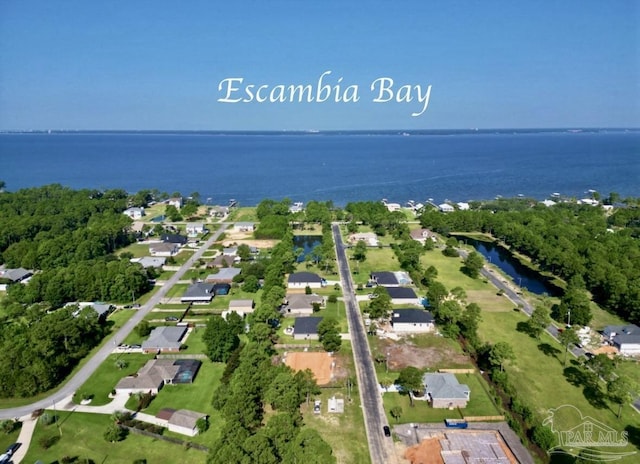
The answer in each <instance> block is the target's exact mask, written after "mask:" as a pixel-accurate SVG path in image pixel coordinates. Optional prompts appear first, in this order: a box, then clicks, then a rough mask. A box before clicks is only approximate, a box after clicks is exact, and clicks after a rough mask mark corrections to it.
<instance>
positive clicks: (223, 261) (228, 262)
mask: <svg viewBox="0 0 640 464" xmlns="http://www.w3.org/2000/svg"><path fill="white" fill-rule="evenodd" d="M237 258H238V259H239V258H240V257H239V256H238V257H237ZM235 263H236V257H234V256H227V255H218V256H216V257H215V258H213V259H212V260H211V261H209V262H208V263H207V267H208V268H212V267H231V266H233V265H234V264H235Z"/></svg>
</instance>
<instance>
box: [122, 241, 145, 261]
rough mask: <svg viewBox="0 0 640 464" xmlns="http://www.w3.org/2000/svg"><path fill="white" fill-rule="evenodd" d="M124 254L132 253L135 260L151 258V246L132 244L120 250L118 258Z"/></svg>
mask: <svg viewBox="0 0 640 464" xmlns="http://www.w3.org/2000/svg"><path fill="white" fill-rule="evenodd" d="M122 253H131V254H132V255H133V257H134V258H142V257H143V256H149V244H148V243H132V244H131V245H129V246H127V247H124V248H120V249H119V250H118V251H117V254H118V256H120V255H121V254H122Z"/></svg>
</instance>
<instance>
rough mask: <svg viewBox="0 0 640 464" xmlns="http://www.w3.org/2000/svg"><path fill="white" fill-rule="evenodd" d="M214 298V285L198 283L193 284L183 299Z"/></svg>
mask: <svg viewBox="0 0 640 464" xmlns="http://www.w3.org/2000/svg"><path fill="white" fill-rule="evenodd" d="M209 297H210V298H213V284H208V283H206V282H196V283H195V284H192V285H191V286H190V287H189V288H187V290H186V291H185V292H184V294H183V295H182V297H181V299H183V300H184V299H187V300H188V299H193V298H205V299H206V298H209Z"/></svg>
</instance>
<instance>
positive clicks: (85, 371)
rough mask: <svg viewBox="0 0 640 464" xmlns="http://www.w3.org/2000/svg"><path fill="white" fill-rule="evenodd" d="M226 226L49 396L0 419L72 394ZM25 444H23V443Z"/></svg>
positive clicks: (0, 415) (9, 411) (7, 411)
mask: <svg viewBox="0 0 640 464" xmlns="http://www.w3.org/2000/svg"><path fill="white" fill-rule="evenodd" d="M226 228H227V225H226V224H223V225H221V227H220V229H218V230H217V231H216V232H215V233H214V234H212V235H211V237H209V239H208V240H207V241H206V242H205V243H204V244H203V245H202V246H201V247H200V248H198V250H196V251H195V252H194V253H193V255H192V256H191V258H189V259H188V260H187V262H186V263H184V264H183V265H182V266H181V267H180V270H178V271H177V272H176V273H175V274H174V275H173V276H171V278H169V279H168V280H167V282H166V283H165V285H163V286H162V287H160V288H159V289H158V290H157V291H156V293H155V294H154V295H153V296H152V297H151V298H150V299H149V301H148V302H147V303H146V304H144V305H143V306H142V307H141V308H140V309H138V310H136V314H134V315H133V316H132V317H131V318H130V319H129V320H128V321H127V322H126V323H125V324H124V325H123V326H122V327H121V328H120V330H118V331H117V332H116V333H115V334H113V335H112V336H111V338H110V339H109V340H108V341H107V343H105V344H104V345H103V346H102V348H100V350H99V351H98V352H97V353H96V354H94V355H93V357H92V358H91V359H90V360H89V361H88V362H87V363H86V364H85V365H84V366H83V367H82V368H81V369H80V370H79V371H78V372H77V373H76V374H75V375H74V376H73V377H72V378H71V379H69V380H68V381H67V383H66V384H65V385H64V386H63V387H61V388H60V389H59V390H58V391H57V392H55V393H53V394H51V395H49V396H48V397H46V398H44V399H42V400H39V401H36V402H34V403H31V404H28V405H26V406H20V407H16V408H9V409H1V410H0V419H11V418H19V417H23V416H29V415H30V414H31V412H32V411H34V410H35V409H40V408H42V409H46V408H50V407H51V406H52V405H53V404H54V403H56V402H59V401H61V400H62V399H64V398H66V397H68V396H69V395H73V393H74V392H75V391H76V390H77V389H78V388H80V387H81V386H82V385H83V384H84V383H85V382H86V381H87V379H88V378H89V377H90V376H91V375H92V374H93V373H94V371H95V370H96V369H97V368H98V366H100V364H102V363H103V362H104V360H105V359H107V357H108V356H109V355H110V354H111V352H112V351H113V348H114V347H116V346H118V345H119V344H120V343H122V341H123V340H124V339H125V338H126V337H127V335H129V333H130V332H131V331H132V330H133V329H134V327H135V326H136V325H138V323H139V322H140V321H141V320H142V319H143V318H144V317H145V316H146V315H147V313H148V312H149V311H151V310H152V309H153V307H154V306H155V305H157V304H158V303H159V302H160V300H162V298H164V296H165V295H166V294H167V292H168V291H169V290H170V289H171V287H172V286H173V285H175V283H176V282H178V280H180V278H181V277H182V276H183V274H184V273H185V272H186V271H187V270H188V269H189V268H190V267H191V266H192V265H193V264H194V262H195V261H197V260H198V259H199V258H200V257H201V256H202V255H203V254H204V252H205V251H206V250H207V249H208V248H209V247H210V246H211V245H213V243H214V242H215V241H216V240H217V239H218V237H219V236H220V234H222V232H224V230H225V229H226ZM23 446H24V445H23Z"/></svg>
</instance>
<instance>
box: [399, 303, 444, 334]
mask: <svg viewBox="0 0 640 464" xmlns="http://www.w3.org/2000/svg"><path fill="white" fill-rule="evenodd" d="M391 326H392V327H393V331H394V332H396V333H428V332H433V331H434V330H435V324H434V321H433V316H432V315H431V313H430V312H429V311H425V310H423V309H411V308H407V309H394V310H393V313H392V315H391Z"/></svg>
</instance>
